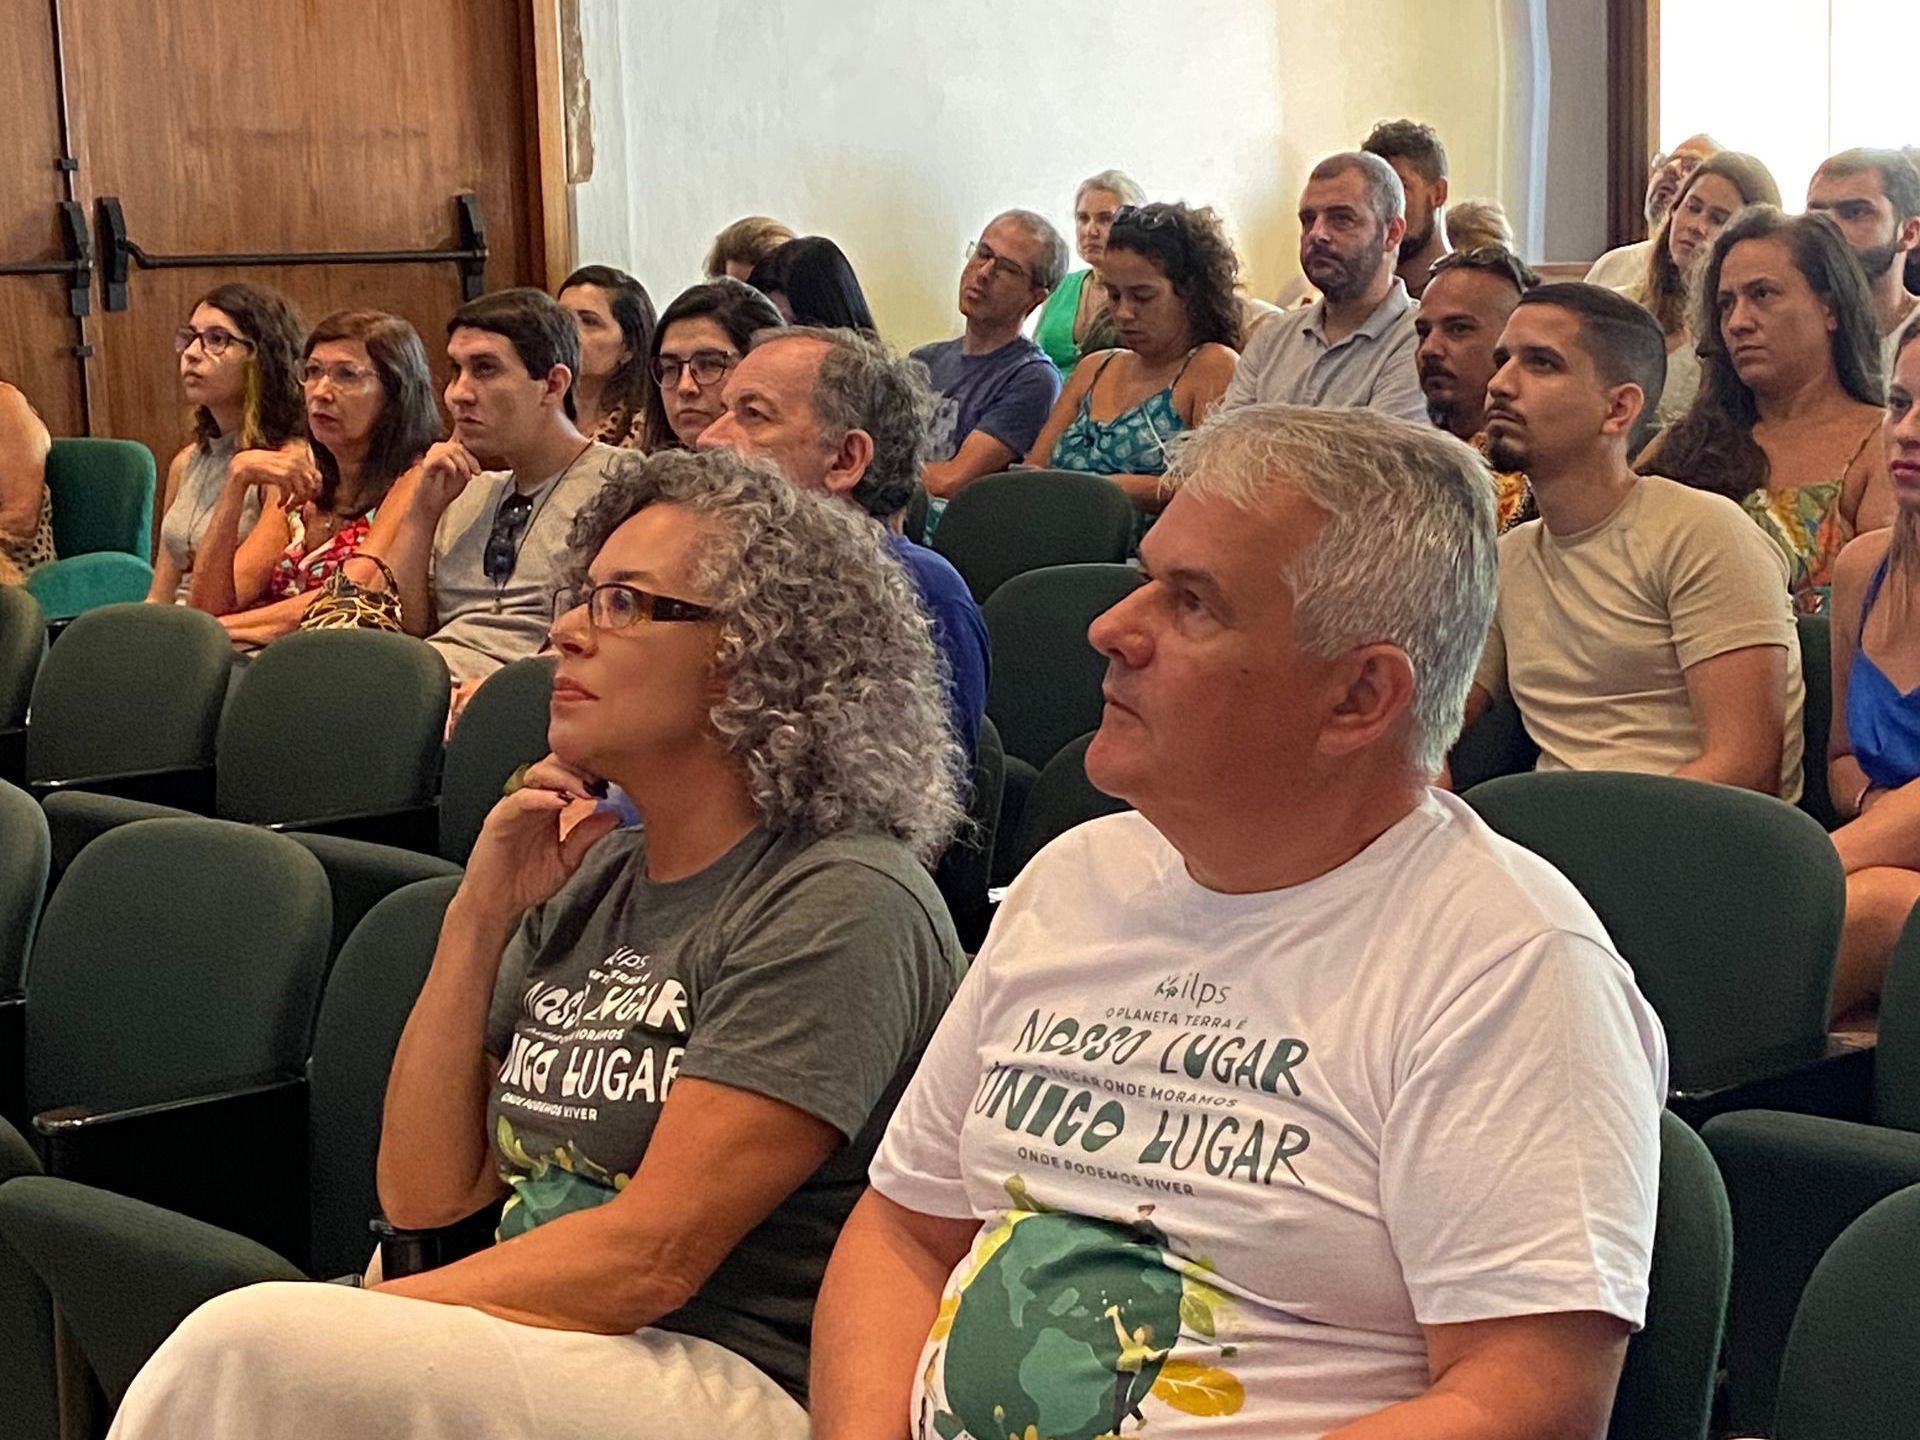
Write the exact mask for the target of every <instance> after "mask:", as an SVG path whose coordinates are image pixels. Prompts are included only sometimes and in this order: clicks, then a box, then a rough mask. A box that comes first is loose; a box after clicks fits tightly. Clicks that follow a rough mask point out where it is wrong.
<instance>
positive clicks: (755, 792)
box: [567, 450, 965, 861]
mask: <svg viewBox="0 0 1920 1440" xmlns="http://www.w3.org/2000/svg"><path fill="white" fill-rule="evenodd" d="M665 504H672V505H684V506H685V507H687V508H688V509H689V510H692V511H694V512H696V513H697V514H699V515H701V516H702V517H706V518H709V519H711V520H712V521H713V522H714V527H713V528H714V531H715V532H716V533H714V534H713V535H712V536H711V538H710V539H709V541H708V543H707V544H705V545H704V546H702V547H701V549H700V550H699V551H698V552H696V554H695V555H694V557H693V568H694V573H695V574H696V575H697V576H698V577H699V581H700V584H701V587H702V589H703V590H704V592H705V594H706V595H707V596H709V597H711V599H710V602H709V603H711V605H712V607H713V611H714V614H715V617H716V619H717V620H718V621H719V626H720V644H719V655H718V660H717V664H718V667H719V670H720V673H721V675H722V676H723V677H724V678H725V681H726V692H725V693H724V694H723V695H722V696H721V697H720V699H719V701H718V702H717V703H716V704H715V705H714V707H713V709H712V711H711V712H710V719H711V723H712V725H713V728H714V731H715V733H717V734H718V735H719V737H720V742H721V744H722V745H724V746H725V747H726V749H727V752H728V754H730V755H731V756H733V758H734V759H735V760H736V761H737V762H739V764H740V765H741V767H742V768H743V769H744V770H745V772H746V777H747V789H748V792H749V793H750V794H751V795H752V797H753V804H754V808H755V810H757V811H758V812H759V815H760V819H761V821H762V823H763V824H765V825H766V827H767V828H768V829H769V830H772V831H776V832H781V831H788V830H794V831H800V832H804V833H807V834H810V835H813V836H825V835H832V834H835V833H837V832H839V831H843V830H878V831H881V832H883V833H886V834H890V835H892V836H894V837H895V838H897V839H899V840H901V841H903V842H904V843H905V844H907V845H908V846H910V847H911V848H912V849H913V851H914V852H915V853H916V854H917V855H919V856H920V857H921V858H922V859H923V860H927V861H931V860H932V859H933V857H934V856H936V855H937V854H938V853H939V852H940V850H941V848H942V847H943V846H945V844H946V843H947V840H948V839H949V837H951V836H952V834H953V833H954V830H955V828H956V827H957V826H958V825H959V823H960V821H961V818H962V811H961V807H960V801H959V795H960V784H961V776H962V774H963V773H964V769H965V759H964V756H963V755H962V753H961V750H960V745H959V742H958V741H957V740H955V738H954V735H953V727H952V724H951V722H950V721H949V720H948V718H947V707H946V702H945V694H946V686H945V678H946V677H945V669H944V665H943V663H942V661H941V659H940V656H939V652H938V651H937V650H936V649H935V646H934V641H933V634H932V628H931V624H930V622H929V621H928V619H927V615H926V612H925V611H924V610H923V609H922V608H921V606H920V601H919V598H918V595H917V593H916V592H915V590H914V587H913V584H912V582H911V581H910V580H909V579H908V578H907V573H906V570H905V569H904V567H902V566H901V564H900V562H899V561H898V560H897V559H896V558H895V557H894V555H893V553H892V551H891V547H890V545H889V542H888V540H887V535H886V532H885V531H884V530H883V529H881V527H880V526H879V525H877V524H876V523H874V522H873V521H872V520H870V519H868V518H867V517H866V516H864V515H860V514H857V513H855V511H854V510H853V509H852V507H851V506H847V505H843V504H841V503H840V502H839V501H838V500H835V499H834V498H833V497H831V496H828V495H824V494H820V493H817V492H814V491H807V490H802V489H800V488H799V487H798V486H795V485H791V484H789V483H788V482H787V480H786V479H785V478H784V477H783V476H782V475H781V474H780V472H779V471H778V470H777V469H775V468H774V467H773V465H772V464H771V463H769V462H767V461H765V460H757V459H752V458H749V457H747V456H744V455H740V454H737V453H735V452H734V451H731V450H706V451H697V452H696V451H689V450H660V451H655V452H654V453H653V454H650V455H642V454H639V453H637V452H635V451H630V450H623V451H621V452H620V455H619V458H617V459H616V460H614V461H613V463H612V464H611V465H609V466H608V468H607V474H606V480H605V482H604V483H603V484H602V486H601V488H600V490H599V491H598V492H597V493H596V494H595V495H594V497H593V499H591V500H589V501H588V502H587V503H586V505H585V506H583V507H582V508H581V510H580V511H579V512H578V514H577V515H576V516H575V517H574V521H573V529H572V531H571V532H570V533H569V534H568V536H567V540H568V543H569V544H570V545H571V546H572V547H573V551H574V556H573V559H574V562H575V565H576V567H577V568H576V569H575V572H574V575H573V580H574V583H576V584H578V583H581V582H583V581H584V580H585V578H586V575H585V571H586V567H587V565H588V564H589V562H591V561H592V559H593V557H594V556H595V555H596V554H598V553H599V551H600V547H601V546H603V545H604V544H606V542H607V537H608V536H610V535H612V534H613V532H614V531H615V530H616V529H618V528H619V527H620V526H621V525H622V524H623V523H625V522H626V521H627V520H629V519H630V518H632V517H633V516H634V515H637V514H638V513H639V512H640V511H642V510H644V509H646V508H647V506H649V505H665Z"/></svg>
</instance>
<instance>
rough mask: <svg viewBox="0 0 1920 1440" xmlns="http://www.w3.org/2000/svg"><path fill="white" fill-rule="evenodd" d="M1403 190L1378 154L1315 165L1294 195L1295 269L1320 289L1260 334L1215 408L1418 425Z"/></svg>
mask: <svg viewBox="0 0 1920 1440" xmlns="http://www.w3.org/2000/svg"><path fill="white" fill-rule="evenodd" d="M1406 204H1407V201H1406V192H1405V190H1404V188H1403V187H1402V186H1401V184H1400V177H1399V176H1398V175H1396V174H1394V172H1393V167H1392V166H1391V165H1389V164H1388V163H1387V162H1386V161H1384V160H1382V159H1381V158H1380V157H1379V156H1378V155H1369V154H1367V153H1366V152H1365V151H1361V150H1349V151H1343V152H1342V153H1340V154H1338V155H1333V156H1329V157H1328V158H1327V159H1325V160H1322V161H1321V162H1320V163H1319V164H1318V165H1316V166H1314V167H1313V173H1312V174H1311V175H1309V176H1308V177H1307V188H1306V189H1305V190H1304V191H1302V192H1301V195H1300V268H1301V269H1302V270H1303V271H1305V272H1306V277H1307V279H1308V280H1309V281H1311V282H1312V284H1313V285H1314V286H1315V288H1317V289H1318V290H1319V291H1320V297H1321V298H1320V299H1319V300H1318V301H1316V302H1315V303H1314V304H1312V305H1310V306H1308V307H1307V308H1306V309H1304V310H1292V311H1289V312H1287V313H1286V314H1283V315H1276V316H1275V317H1274V318H1273V319H1271V320H1268V321H1267V322H1265V323H1264V324H1263V325H1261V326H1260V328H1259V330H1257V331H1256V332H1255V333H1254V337H1253V339H1252V340H1250V341H1248V342H1247V348H1246V351H1245V352H1244V353H1243V354H1242V355H1241V357H1240V367H1239V369H1238V370H1236V371H1235V372H1234V376H1233V384H1231V385H1230V386H1228V387H1227V393H1226V397H1225V398H1224V399H1223V400H1222V401H1221V402H1220V404H1221V408H1223V409H1231V408H1232V407H1234V406H1236V405H1247V404H1252V403H1254V402H1268V401H1278V402H1281V403H1284V404H1288V405H1314V406H1323V407H1326V408H1330V409H1356V408H1366V409H1372V410H1380V411H1384V412H1385V413H1386V414H1388V415H1395V416H1398V417H1399V418H1400V419H1402V420H1413V421H1416V422H1420V421H1424V420H1425V419H1426V418H1427V402H1426V397H1425V396H1423V395H1422V394H1421V393H1420V373H1419V371H1418V369H1417V368H1416V367H1415V365H1414V360H1413V352H1414V347H1415V345H1416V344H1417V340H1416V338H1415V336H1414V333H1413V315H1414V310H1415V308H1416V307H1415V305H1414V302H1413V300H1412V299H1411V298H1409V296H1408V295H1407V287H1406V285H1405V284H1404V283H1403V282H1402V281H1401V279H1400V277H1399V276H1398V275H1396V274H1394V265H1395V264H1396V263H1397V262H1398V260H1399V257H1400V241H1401V239H1402V238H1403V237H1404V236H1405V235H1406V233H1407V222H1406V218H1405V216H1406Z"/></svg>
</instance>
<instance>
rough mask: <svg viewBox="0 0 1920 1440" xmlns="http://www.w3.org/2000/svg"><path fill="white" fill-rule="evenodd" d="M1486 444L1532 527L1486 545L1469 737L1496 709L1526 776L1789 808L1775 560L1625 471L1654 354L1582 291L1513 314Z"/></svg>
mask: <svg viewBox="0 0 1920 1440" xmlns="http://www.w3.org/2000/svg"><path fill="white" fill-rule="evenodd" d="M1495 362H1496V364H1497V365H1498V366H1499V368H1498V370H1497V371H1496V373H1495V374H1494V377H1493V380H1492V383H1491V384H1490V385H1489V386H1488V390H1487V402H1488V403H1487V438H1488V441H1489V444H1490V449H1491V452H1492V457H1493V463H1494V465H1495V468H1497V469H1503V470H1505V469H1524V470H1525V471H1526V472H1527V474H1528V475H1529V476H1530V477H1531V479H1532V481H1533V490H1534V497H1535V499H1536V501H1537V502H1538V504H1539V507H1540V519H1539V520H1536V521H1533V522H1531V523H1529V524H1525V525H1521V526H1519V527H1518V528H1516V529H1514V530H1512V531H1510V532H1509V533H1508V534H1507V535H1505V536H1503V537H1502V538H1501V541H1500V604H1499V609H1498V611H1497V613H1496V615H1495V618H1494V623H1493V629H1492V631H1491V633H1490V634H1489V635H1488V637H1487V647H1486V651H1485V653H1484V654H1483V656H1482V657H1481V661H1480V669H1479V672H1478V675H1477V677H1476V681H1475V684H1474V687H1473V691H1472V694H1471V695H1470V696H1469V698H1468V701H1467V718H1468V721H1469V723H1470V722H1471V721H1472V720H1473V719H1475V718H1477V717H1478V716H1479V715H1480V713H1481V712H1482V711H1484V710H1485V709H1486V707H1487V706H1488V705H1489V704H1490V703H1491V702H1492V699H1493V697H1494V696H1496V695H1500V694H1505V693H1510V694H1512V696H1513V698H1514V701H1515V703H1516V704H1517V705H1518V706H1519V708H1520V716H1521V719H1522V720H1523V721H1525V723H1526V727H1527V730H1528V733H1530V734H1531V735H1532V736H1533V738H1534V740H1535V741H1536V742H1537V743H1538V744H1539V746H1540V768H1541V769H1543V770H1638V771H1645V772H1648V773H1651V774H1660V775H1681V776H1686V777H1688V778H1691V779H1696V780H1717V781H1720V782H1722V783H1723V784H1728V785H1740V786H1744V787H1745V788H1747V789H1749V790H1759V791H1762V792H1764V793H1766V794H1769V795H1779V796H1781V797H1782V798H1784V799H1787V800H1793V799H1797V798H1798V797H1799V794H1800V756H1801V749H1802V736H1801V718H1800V717H1801V709H1802V706H1803V704H1804V701H1805V687H1804V685H1803V682H1802V677H1801V673H1800V644H1799V636H1798V632H1797V631H1796V630H1795V628H1794V621H1793V614H1792V610H1791V608H1790V605H1789V602H1788V599H1787V589H1786V571H1785V566H1784V562H1783V560H1782V557H1781V555H1780V553H1779V551H1778V550H1777V549H1776V548H1775V547H1774V546H1772V545H1771V544H1769V543H1768V541H1767V539H1766V537H1765V536H1764V535H1762V534H1761V532H1760V530H1759V528H1758V527H1757V526H1755V525H1754V524H1753V522H1752V521H1751V520H1749V519H1747V517H1746V516H1745V515H1744V514H1742V513H1741V511H1740V508H1739V507H1738V506H1737V505H1735V504H1733V503H1732V502H1731V501H1729V500H1725V499H1723V498H1721V497H1720V496H1717V495H1710V494H1707V493H1706V492H1704V491H1700V490H1693V489H1689V488H1688V487H1686V486H1683V485H1678V484H1676V483H1674V482H1673V481H1671V480H1665V479H1661V478H1659V477H1657V476H1644V477H1643V476H1639V475H1636V474H1634V472H1633V471H1632V470H1631V469H1630V468H1629V467H1628V465H1627V450H1628V443H1629V440H1630V438H1631V437H1632V436H1633V434H1634V431H1635V429H1636V427H1637V426H1638V424H1639V421H1640V417H1641V416H1642V415H1644V414H1649V413H1651V412H1652V409H1653V406H1654V405H1655V404H1657V403H1658V401H1659V398H1660V386H1661V382H1662V378H1663V376H1664V373H1665V370H1666V344H1665V341H1664V340H1663V338H1662V337H1661V333H1660V327H1659V325H1658V323H1657V322H1655V320H1654V319H1653V317H1652V316H1651V315H1649V314H1648V313H1647V312H1646V311H1645V310H1643V309H1641V307H1640V306H1638V305H1635V304H1634V303H1633V302H1632V301H1630V300H1627V299H1625V298H1624V297H1622V296H1619V295H1615V294H1613V293H1612V292H1610V291H1606V290H1603V289H1601V288H1600V287H1598V286H1594V285H1578V284H1563V285H1543V286H1540V287H1539V288H1538V289H1536V290H1533V291H1531V292H1529V293H1528V294H1527V295H1526V296H1524V297H1523V298H1522V299H1521V302H1520V305H1519V306H1518V307H1517V308H1516V309H1515V310H1514V312H1513V316H1512V318H1511V319H1510V320H1509V321H1508V322H1507V327H1506V330H1505V331H1504V333H1503V334H1502V335H1501V337H1500V344H1499V347H1498V349H1497V350H1496V352H1495Z"/></svg>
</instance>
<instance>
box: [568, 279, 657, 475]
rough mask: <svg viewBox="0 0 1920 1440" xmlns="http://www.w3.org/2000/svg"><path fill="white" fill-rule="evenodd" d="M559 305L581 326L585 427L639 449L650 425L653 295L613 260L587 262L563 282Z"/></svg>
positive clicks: (580, 393) (577, 399)
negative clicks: (587, 263) (604, 262)
mask: <svg viewBox="0 0 1920 1440" xmlns="http://www.w3.org/2000/svg"><path fill="white" fill-rule="evenodd" d="M559 299H560V307H561V308H562V309H563V310H565V311H567V313H568V314H570V315H572V316H573V319H574V323H575V324H576V325H578V326H579V327H580V373H579V374H578V375H576V376H574V377H573V405H574V409H575V410H577V411H578V412H579V421H578V424H579V426H580V432H581V433H582V434H583V435H591V436H593V438H594V439H596V440H601V441H605V442H606V443H607V444H609V445H618V446H621V447H622V448H624V449H628V450H632V449H637V448H639V446H640V443H641V437H642V435H643V433H644V432H645V429H646V410H647V391H648V390H649V389H651V388H652V386H651V382H650V381H649V379H648V376H647V355H648V353H649V352H650V351H651V350H652V349H653V327H654V320H653V297H652V296H651V295H649V294H647V287H646V286H644V285H642V284H641V283H640V282H639V281H638V280H636V279H634V278H633V276H631V275H629V274H627V272H626V271H624V270H616V269H614V268H613V267H612V266H611V265H587V266H583V267H582V268H580V269H578V270H576V271H574V272H573V274H571V275H569V276H568V277H567V278H566V279H565V280H564V281H563V282H562V283H561V286H560V292H559Z"/></svg>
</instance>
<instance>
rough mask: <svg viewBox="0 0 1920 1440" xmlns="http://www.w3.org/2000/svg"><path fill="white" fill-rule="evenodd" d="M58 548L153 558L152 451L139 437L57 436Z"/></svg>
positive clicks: (50, 461)
mask: <svg viewBox="0 0 1920 1440" xmlns="http://www.w3.org/2000/svg"><path fill="white" fill-rule="evenodd" d="M47 489H48V490H49V491H51V492H52V494H53V548H54V549H55V550H56V551H57V552H58V553H59V554H60V555H61V556H62V557H63V558H64V557H67V556H72V555H90V554H92V553H93V552H94V551H96V550H121V551H125V552H126V553H127V554H129V555H137V556H139V558H140V559H142V560H151V559H152V558H153V490H154V466H153V452H152V451H151V450H149V449H147V447H146V446H144V445H142V444H141V443H140V442H139V441H137V440H93V439H71V440H56V441H54V442H53V448H52V449H51V450H50V451H49V452H48V454H47Z"/></svg>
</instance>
